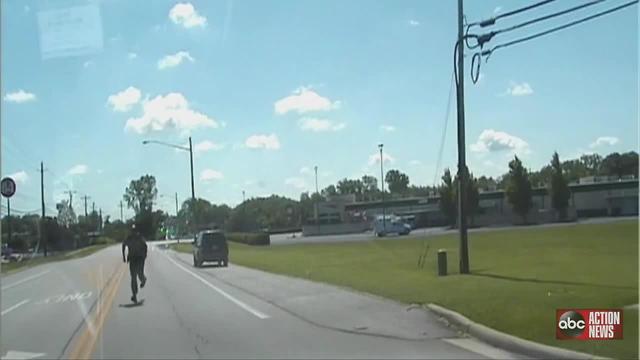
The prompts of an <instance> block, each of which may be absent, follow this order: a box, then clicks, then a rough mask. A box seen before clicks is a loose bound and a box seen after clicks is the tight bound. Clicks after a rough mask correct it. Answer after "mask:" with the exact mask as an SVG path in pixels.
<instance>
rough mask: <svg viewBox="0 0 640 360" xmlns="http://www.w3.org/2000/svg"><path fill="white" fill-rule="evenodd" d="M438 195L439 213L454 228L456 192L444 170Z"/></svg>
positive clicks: (449, 173) (449, 176)
mask: <svg viewBox="0 0 640 360" xmlns="http://www.w3.org/2000/svg"><path fill="white" fill-rule="evenodd" d="M438 193H439V195H440V211H442V213H443V214H444V216H445V217H446V218H447V220H448V221H449V224H450V225H451V226H454V225H455V223H456V211H457V205H456V192H455V188H454V184H453V179H452V178H451V172H450V171H449V169H445V170H444V175H442V185H441V186H440V188H439V189H438Z"/></svg>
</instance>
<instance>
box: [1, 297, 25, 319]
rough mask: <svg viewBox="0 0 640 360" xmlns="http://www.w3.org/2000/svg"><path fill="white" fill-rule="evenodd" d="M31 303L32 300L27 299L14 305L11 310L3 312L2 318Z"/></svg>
mask: <svg viewBox="0 0 640 360" xmlns="http://www.w3.org/2000/svg"><path fill="white" fill-rule="evenodd" d="M29 301H31V300H30V299H25V300H22V301H20V302H19V303H17V304H15V305H13V306H12V307H10V308H8V309H6V310H2V313H0V316H4V315H5V314H8V313H10V312H12V311H13V310H15V309H17V308H19V307H20V306H22V305H24V304H26V303H28V302H29Z"/></svg>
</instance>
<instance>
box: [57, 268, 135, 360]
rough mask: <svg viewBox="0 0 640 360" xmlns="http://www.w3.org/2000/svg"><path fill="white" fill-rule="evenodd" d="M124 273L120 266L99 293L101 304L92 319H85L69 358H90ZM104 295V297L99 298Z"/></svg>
mask: <svg viewBox="0 0 640 360" xmlns="http://www.w3.org/2000/svg"><path fill="white" fill-rule="evenodd" d="M124 274H125V267H124V266H120V268H119V269H118V273H117V274H116V276H115V278H114V279H113V281H112V282H110V283H109V284H108V285H107V288H106V289H104V291H103V294H104V295H102V294H101V295H100V298H99V299H98V301H100V302H101V306H100V308H99V309H97V310H96V312H95V314H94V316H93V321H91V320H89V319H87V320H86V323H87V326H86V327H85V329H84V331H83V332H82V334H80V336H79V337H78V340H77V341H76V343H75V345H74V347H73V348H72V349H71V351H70V352H69V356H68V357H69V358H70V359H90V358H91V355H92V354H93V350H94V348H95V346H96V342H97V340H98V337H99V336H101V335H102V329H103V327H104V324H105V321H106V319H107V316H108V315H109V312H110V311H111V308H112V307H113V306H112V305H113V302H114V300H115V298H116V295H117V294H118V289H119V288H120V282H121V281H122V278H123V277H124ZM102 296H104V299H101V298H102Z"/></svg>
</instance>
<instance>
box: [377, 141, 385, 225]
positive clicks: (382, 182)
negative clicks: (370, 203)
mask: <svg viewBox="0 0 640 360" xmlns="http://www.w3.org/2000/svg"><path fill="white" fill-rule="evenodd" d="M383 147H384V144H378V148H379V149H380V184H381V185H380V186H381V189H382V230H383V231H384V232H385V233H386V232H387V214H386V210H385V208H384V170H383V168H382V163H384V157H383V156H382V148H383Z"/></svg>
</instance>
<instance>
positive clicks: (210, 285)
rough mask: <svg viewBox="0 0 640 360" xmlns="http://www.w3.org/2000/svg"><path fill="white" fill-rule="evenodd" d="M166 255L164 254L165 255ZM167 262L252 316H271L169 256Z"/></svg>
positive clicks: (263, 317) (266, 317)
mask: <svg viewBox="0 0 640 360" xmlns="http://www.w3.org/2000/svg"><path fill="white" fill-rule="evenodd" d="M163 255H164V254H163ZM164 256H165V257H166V258H167V260H169V261H171V262H172V263H173V264H174V265H175V266H177V267H179V268H180V269H182V270H184V271H185V272H187V273H188V274H190V275H191V276H193V277H194V278H196V279H198V280H200V282H202V283H203V284H205V285H207V286H208V287H209V288H211V289H213V290H215V291H217V292H218V293H219V294H220V295H222V296H224V297H226V298H227V299H229V300H230V301H232V302H233V303H234V304H236V305H238V306H239V307H241V308H243V309H244V310H246V311H248V312H250V313H251V314H253V315H254V316H257V317H258V318H260V319H263V320H264V319H268V318H269V315H267V314H265V313H262V312H260V311H258V310H256V309H254V308H252V307H251V306H249V305H247V304H245V303H243V302H242V301H240V300H238V299H236V298H234V297H233V296H231V295H229V294H228V293H227V292H226V291H224V290H222V289H220V288H219V287H217V286H215V285H213V284H211V283H210V282H208V281H207V280H206V279H204V278H203V277H202V276H200V275H198V274H196V273H194V272H193V271H191V270H189V269H187V268H186V267H184V266H182V265H181V264H178V263H177V262H176V261H175V260H173V259H172V258H170V257H169V256H168V255H164Z"/></svg>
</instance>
